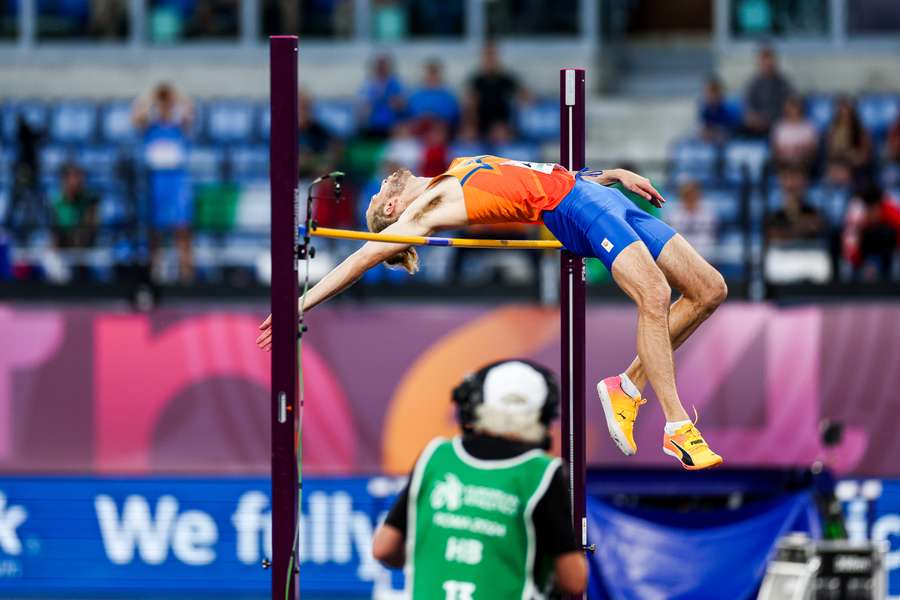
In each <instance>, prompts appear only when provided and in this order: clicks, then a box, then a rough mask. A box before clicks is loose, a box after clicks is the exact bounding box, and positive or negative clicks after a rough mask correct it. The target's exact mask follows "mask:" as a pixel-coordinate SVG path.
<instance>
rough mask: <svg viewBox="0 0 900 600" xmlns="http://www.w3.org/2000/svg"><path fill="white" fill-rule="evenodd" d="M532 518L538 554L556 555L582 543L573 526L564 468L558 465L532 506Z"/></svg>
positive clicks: (576, 547)
mask: <svg viewBox="0 0 900 600" xmlns="http://www.w3.org/2000/svg"><path fill="white" fill-rule="evenodd" d="M532 519H533V521H534V530H535V532H536V534H537V548H538V552H539V553H540V554H544V555H546V556H550V557H551V558H556V557H557V556H559V555H560V554H565V553H566V552H574V551H576V550H580V549H581V542H580V540H579V539H578V538H577V537H576V535H575V530H574V529H573V527H572V511H571V509H570V508H569V484H568V477H567V476H566V473H565V472H564V470H563V467H561V466H560V467H559V468H557V469H556V473H554V474H553V479H551V480H550V486H549V487H548V488H547V491H546V492H545V493H544V497H543V498H541V499H540V500H539V501H538V503H537V506H535V508H534V514H533V515H532Z"/></svg>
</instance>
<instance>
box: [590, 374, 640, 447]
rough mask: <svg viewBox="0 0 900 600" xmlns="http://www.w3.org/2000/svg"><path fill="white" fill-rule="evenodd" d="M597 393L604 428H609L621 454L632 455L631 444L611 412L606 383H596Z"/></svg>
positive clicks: (610, 399)
mask: <svg viewBox="0 0 900 600" xmlns="http://www.w3.org/2000/svg"><path fill="white" fill-rule="evenodd" d="M597 394H598V395H599V396H600V404H601V406H603V414H604V416H605V417H606V428H607V429H609V437H611V438H612V440H613V442H615V443H616V446H618V448H619V450H621V451H622V454H624V455H625V456H633V455H634V453H635V450H634V448H632V447H631V444H629V443H628V438H626V437H625V432H624V431H622V428H621V427H620V426H619V423H618V421H616V416H615V415H614V414H613V409H612V398H610V397H609V390H608V389H606V384H605V383H604V382H602V381H601V382H600V383H598V384H597Z"/></svg>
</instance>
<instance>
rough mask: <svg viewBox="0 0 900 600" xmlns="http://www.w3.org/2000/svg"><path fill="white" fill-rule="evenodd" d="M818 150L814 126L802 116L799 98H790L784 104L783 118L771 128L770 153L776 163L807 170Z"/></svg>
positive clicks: (801, 104)
mask: <svg viewBox="0 0 900 600" xmlns="http://www.w3.org/2000/svg"><path fill="white" fill-rule="evenodd" d="M818 149H819V134H818V132H817V131H816V126H815V125H813V124H812V122H811V121H810V120H809V119H807V118H806V116H805V115H804V113H803V102H802V101H801V100H800V98H798V97H797V96H791V97H790V98H788V100H787V102H785V103H784V116H783V117H782V118H781V120H779V121H778V122H777V123H776V124H775V127H773V128H772V152H773V153H774V156H775V161H776V163H777V164H778V165H788V164H793V165H797V166H800V167H803V168H806V169H809V168H810V167H811V166H812V164H813V162H814V161H815V159H816V154H817V152H818Z"/></svg>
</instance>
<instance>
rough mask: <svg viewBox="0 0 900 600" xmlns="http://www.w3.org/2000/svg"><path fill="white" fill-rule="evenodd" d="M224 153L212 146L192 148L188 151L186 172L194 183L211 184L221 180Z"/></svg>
mask: <svg viewBox="0 0 900 600" xmlns="http://www.w3.org/2000/svg"><path fill="white" fill-rule="evenodd" d="M224 159H225V152H224V150H222V149H221V148H216V147H214V146H193V147H191V149H190V150H189V151H188V171H190V174H191V178H192V180H193V182H194V183H212V182H216V181H220V180H221V179H222V165H223V163H224Z"/></svg>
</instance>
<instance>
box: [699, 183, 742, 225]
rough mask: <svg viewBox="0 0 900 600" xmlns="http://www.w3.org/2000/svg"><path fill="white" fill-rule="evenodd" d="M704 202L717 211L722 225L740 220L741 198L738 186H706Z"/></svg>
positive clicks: (732, 223) (733, 223)
mask: <svg viewBox="0 0 900 600" xmlns="http://www.w3.org/2000/svg"><path fill="white" fill-rule="evenodd" d="M703 202H704V203H705V204H706V205H707V206H709V207H710V208H711V209H712V210H713V211H715V213H716V216H717V217H718V218H719V224H720V225H721V226H723V227H725V226H729V225H736V224H737V223H738V222H739V221H740V218H741V198H740V191H739V190H738V189H737V188H736V187H714V188H704V190H703Z"/></svg>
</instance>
